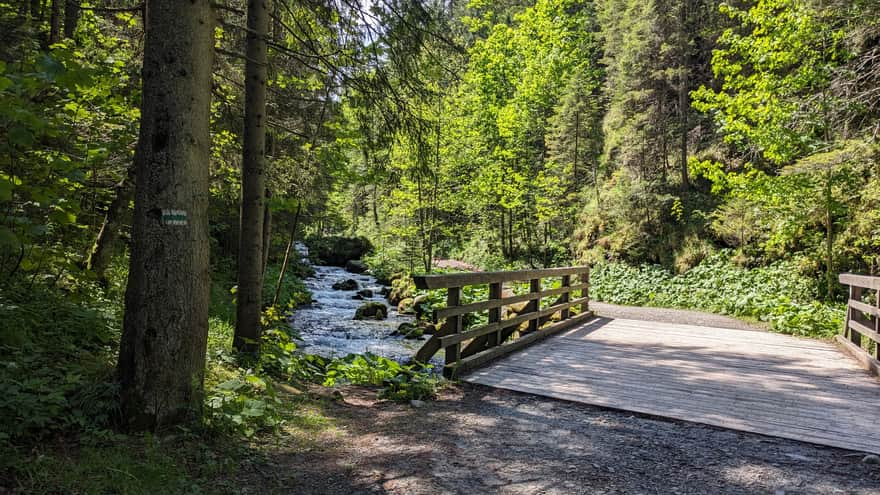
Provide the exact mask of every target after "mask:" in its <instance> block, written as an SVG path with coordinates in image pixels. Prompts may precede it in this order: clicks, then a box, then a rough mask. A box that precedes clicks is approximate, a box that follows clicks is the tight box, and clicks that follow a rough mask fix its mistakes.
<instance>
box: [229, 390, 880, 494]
mask: <svg viewBox="0 0 880 495" xmlns="http://www.w3.org/2000/svg"><path fill="white" fill-rule="evenodd" d="M324 414H326V415H328V416H330V417H333V418H335V421H336V423H337V425H338V430H337V433H335V434H333V435H326V438H322V439H320V440H319V441H318V443H319V447H317V448H312V449H310V450H306V451H303V450H302V449H301V448H298V447H296V446H295V445H287V444H284V443H282V444H274V445H273V446H272V448H271V449H269V451H268V455H267V457H265V459H266V460H265V465H264V466H256V467H255V468H254V472H253V476H254V479H253V484H252V485H251V486H254V487H255V489H254V491H253V492H252V493H298V494H339V495H342V494H346V495H347V494H394V495H398V494H399V495H420V494H424V495H429V494H430V495H434V494H504V495H508V494H509V495H520V494H522V495H526V494H529V495H531V494H549V495H554V494H596V495H599V494H644V495H648V494H657V495H660V494H707V495H708V494H713V495H714V494H773V495H779V494H789V495H791V494H823V495H824V494H858V495H864V494H880V466H878V465H877V464H874V463H873V462H874V461H875V460H877V459H876V458H872V457H869V458H868V459H866V460H863V459H864V458H865V455H864V454H860V453H855V452H849V451H845V450H839V449H834V448H828V447H821V446H815V445H811V444H806V443H801V442H796V441H791V440H784V439H778V438H770V437H764V436H761V435H755V434H750V433H743V432H736V431H730V430H724V429H720V428H714V427H711V426H704V425H698V424H692V423H685V422H680V421H671V420H663V419H656V418H651V417H646V416H640V415H634V414H630V413H627V412H620V411H613V410H607V409H601V408H597V407H592V406H586V405H582V404H574V403H568V402H564V401H556V400H552V399H545V398H541V397H535V396H531V395H526V394H519V393H516V392H509V391H504V390H496V389H490V388H485V387H481V386H478V385H468V384H462V385H457V386H453V387H450V388H449V389H447V390H445V391H444V392H443V393H442V394H441V397H440V398H439V400H437V401H433V402H428V403H425V404H421V405H419V407H413V406H411V405H409V404H397V403H389V402H380V401H377V400H376V399H375V391H374V390H368V389H362V388H348V389H343V390H342V399H341V400H338V399H337V400H328V401H327V403H326V409H325V410H324ZM242 474H246V473H242ZM267 475H269V476H267ZM269 479H271V480H273V481H267V480H269ZM248 484H251V483H248Z"/></svg>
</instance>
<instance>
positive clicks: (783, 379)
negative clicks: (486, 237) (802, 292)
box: [415, 267, 880, 454]
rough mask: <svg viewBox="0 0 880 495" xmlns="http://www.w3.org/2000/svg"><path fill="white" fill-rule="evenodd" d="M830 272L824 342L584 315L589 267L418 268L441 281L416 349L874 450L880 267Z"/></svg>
mask: <svg viewBox="0 0 880 495" xmlns="http://www.w3.org/2000/svg"><path fill="white" fill-rule="evenodd" d="M840 281H841V283H844V284H847V285H849V286H850V298H849V305H848V308H847V321H846V325H845V327H846V328H845V329H844V331H843V334H842V335H841V336H839V337H838V339H837V342H836V344H837V345H835V343H832V342H824V341H819V340H814V339H806V338H797V337H791V336H786V335H780V334H775V333H769V332H762V331H751V330H733V329H726V328H712V327H704V326H692V325H679V324H670V323H660V322H651V321H638V320H625V319H610V318H602V317H595V316H594V315H593V314H592V313H591V312H590V311H589V292H588V291H589V268H587V267H569V268H552V269H544V270H522V271H512V272H477V273H456V274H444V275H430V276H419V277H415V282H416V286H417V287H418V288H420V289H447V291H448V295H447V303H446V307H445V308H442V309H439V310H437V311H435V314H434V317H435V320H440V321H444V323H443V325H442V326H441V328H440V330H438V332H437V333H436V334H435V335H433V336H432V337H431V339H430V340H429V341H428V342H426V344H425V345H424V346H423V347H422V348H421V349H420V350H419V352H418V353H417V354H416V360H418V361H420V362H427V361H428V360H429V359H430V358H431V357H432V356H434V355H435V354H436V353H437V352H439V351H440V350H441V349H443V350H444V352H445V361H446V364H445V367H444V374H445V375H447V376H450V377H458V378H460V379H462V380H464V381H467V382H472V383H479V384H483V385H488V386H492V387H497V388H503V389H509V390H515V391H519V392H527V393H532V394H537V395H543V396H547V397H553V398H556V399H562V400H568V401H574V402H581V403H586V404H592V405H597V406H603V407H610V408H614V409H621V410H626V411H634V412H638V413H643V414H649V415H654V416H661V417H666V418H674V419H679V420H685V421H693V422H697V423H704V424H709V425H714V426H719V427H723V428H731V429H736V430H742V431H749V432H754V433H760V434H764V435H769V436H776V437H782V438H789V439H794V440H801V441H806V442H811V443H816V444H821V445H828V446H833V447H841V448H845V449H851V450H857V451H863V452H871V453H875V454H880V428H878V427H877V416H878V413H880V381H878V380H877V378H876V377H875V376H872V375H871V374H870V373H869V371H870V372H873V373H874V374H875V375H876V374H878V373H880V361H878V357H880V356H878V353H880V345H878V342H880V277H866V276H858V275H849V274H844V275H841V276H840ZM466 287H471V289H468V290H465V288H466ZM487 287H488V297H486V298H485V299H483V300H474V301H467V300H465V297H464V296H465V295H467V294H474V293H482V294H485V293H486V288H487ZM514 351H518V352H515V353H514ZM844 351H845V352H844ZM866 370H867V371H866Z"/></svg>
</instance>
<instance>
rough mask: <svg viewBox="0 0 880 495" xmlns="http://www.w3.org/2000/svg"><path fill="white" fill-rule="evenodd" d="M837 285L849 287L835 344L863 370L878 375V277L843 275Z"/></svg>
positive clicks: (879, 304)
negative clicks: (863, 368)
mask: <svg viewBox="0 0 880 495" xmlns="http://www.w3.org/2000/svg"><path fill="white" fill-rule="evenodd" d="M840 283H842V284H845V285H848V286H849V301H848V302H847V305H846V323H845V325H844V328H843V335H838V336H837V341H838V343H840V345H841V346H842V347H843V348H844V349H845V350H847V351H848V352H849V353H850V354H852V355H853V356H854V357H855V358H856V359H857V360H858V361H859V362H860V363H861V364H862V366H863V367H865V368H866V369H868V370H869V371H871V372H872V373H874V374H875V375H880V277H871V276H867V275H853V274H851V273H842V274H840ZM867 291H873V294H867V293H866V292H867ZM866 300H867V301H868V302H866Z"/></svg>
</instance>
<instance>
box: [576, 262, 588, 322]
mask: <svg viewBox="0 0 880 495" xmlns="http://www.w3.org/2000/svg"><path fill="white" fill-rule="evenodd" d="M578 280H580V282H581V283H582V284H588V283H589V282H590V272H586V273H581V274H580V275H579V276H578ZM581 297H582V298H583V297H586V298H589V297H590V287H589V286H585V287H584V288H583V289H581ZM589 310H590V302H589V299H587V300H586V302H583V303H581V305H580V307H579V308H578V314H580V313H584V312H587V311H589Z"/></svg>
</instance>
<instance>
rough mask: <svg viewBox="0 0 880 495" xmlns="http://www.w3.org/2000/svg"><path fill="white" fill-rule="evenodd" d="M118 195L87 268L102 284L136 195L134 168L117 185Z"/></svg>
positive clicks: (106, 217) (91, 253)
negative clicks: (125, 218)
mask: <svg viewBox="0 0 880 495" xmlns="http://www.w3.org/2000/svg"><path fill="white" fill-rule="evenodd" d="M115 189H116V195H115V197H114V198H113V202H111V203H110V206H109V207H108V208H107V214H106V215H105V216H104V223H103V224H102V225H101V231H100V232H98V237H97V239H95V244H94V246H93V247H92V250H91V252H90V253H89V259H88V261H87V263H86V268H88V269H89V270H91V271H92V272H93V273H94V274H95V275H96V276H97V277H98V280H99V281H100V282H101V283H106V277H105V272H106V271H107V267H108V266H109V265H110V260H111V259H112V258H113V253H114V251H115V249H116V244H117V242H118V241H119V230H120V229H121V228H122V220H123V216H124V214H125V211H126V210H127V209H128V203H129V202H131V197H132V195H133V194H134V167H133V166H132V167H129V168H128V171H126V174H125V177H123V178H122V180H121V181H120V182H119V183H118V184H116V187H115Z"/></svg>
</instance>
